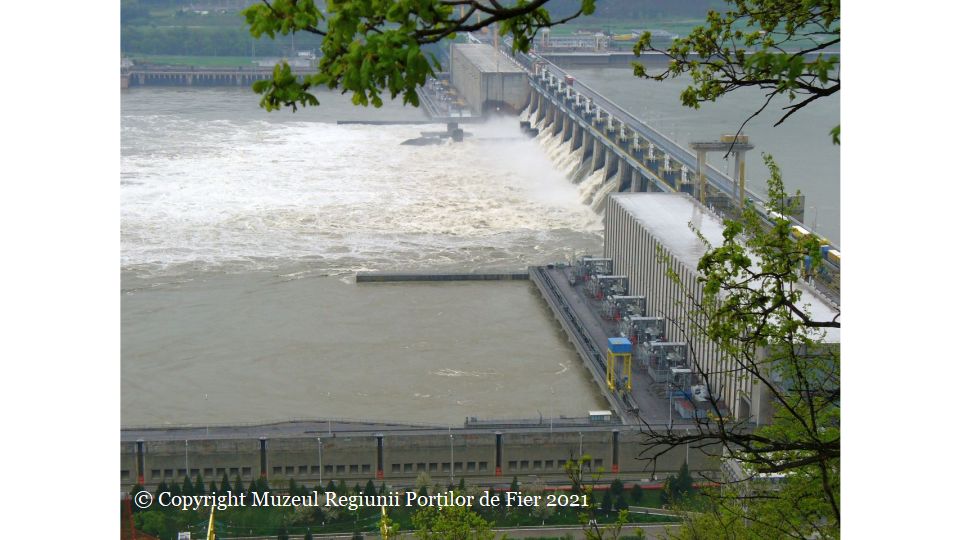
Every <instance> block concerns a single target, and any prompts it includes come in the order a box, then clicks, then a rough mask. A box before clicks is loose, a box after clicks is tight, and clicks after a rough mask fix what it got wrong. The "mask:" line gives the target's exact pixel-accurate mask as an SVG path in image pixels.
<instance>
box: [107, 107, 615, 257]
mask: <svg viewBox="0 0 960 540" xmlns="http://www.w3.org/2000/svg"><path fill="white" fill-rule="evenodd" d="M138 92H142V90H138ZM148 92H149V91H148ZM214 92H216V91H214ZM197 93H198V95H197V99H198V100H203V99H209V100H210V101H211V102H210V105H211V107H213V106H216V105H219V104H218V103H217V102H216V97H215V96H216V94H215V93H214V94H213V95H209V94H205V91H204V90H198V91H197ZM151 98H156V99H162V98H161V97H160V96H150V95H149V94H148V95H147V96H144V97H143V98H141V97H140V96H137V97H133V96H130V97H128V98H127V99H151ZM195 106H196V105H195ZM348 112H349V111H348ZM331 113H333V111H331ZM238 116H239V115H238ZM443 128H445V126H420V125H393V126H372V125H337V124H334V123H329V122H303V121H291V122H284V123H278V122H270V121H266V120H263V119H257V118H242V117H239V118H234V119H232V120H228V119H216V120H208V119H205V118H204V117H203V115H202V114H193V113H187V114H171V115H155V114H147V115H139V114H124V117H123V134H122V138H123V140H124V150H123V155H122V163H121V169H122V171H123V178H122V181H121V184H122V185H121V224H122V231H121V240H122V243H123V250H122V255H121V262H122V265H123V266H124V267H125V268H128V269H136V270H140V271H145V270H149V271H157V270H165V271H169V270H171V269H175V268H177V267H178V266H183V265H189V266H190V267H191V268H196V267H198V266H199V267H201V268H218V267H221V268H247V269H251V268H270V267H278V266H279V267H282V266H283V265H284V264H285V263H286V262H294V261H295V262H309V263H310V264H311V265H312V266H313V267H314V268H316V269H318V270H324V271H329V272H330V273H341V272H353V271H357V270H371V269H375V270H389V269H412V268H434V267H460V268H462V269H476V268H520V267H524V266H526V265H528V264H530V263H531V262H544V261H552V260H557V259H565V258H567V257H569V256H570V255H571V254H572V252H573V251H575V250H584V249H595V248H596V247H597V246H598V245H599V243H600V237H599V233H600V231H601V222H600V219H599V218H598V216H596V215H595V214H594V213H593V212H591V211H590V209H589V208H587V207H585V206H583V205H582V204H580V202H579V200H578V198H577V197H576V187H575V186H573V185H571V184H570V183H569V182H568V181H567V180H566V178H565V177H564V175H563V174H562V173H561V172H559V171H557V170H555V169H554V168H553V167H552V165H551V162H550V160H549V159H548V157H547V156H545V155H544V154H543V152H541V151H540V149H539V148H538V147H537V143H536V141H532V140H529V139H526V138H524V137H523V136H522V135H521V133H520V130H519V128H518V126H517V121H516V119H515V118H512V119H506V118H504V119H500V120H495V121H491V122H489V123H487V124H480V125H469V126H467V131H468V132H469V133H471V134H472V137H468V138H467V140H466V141H465V142H464V143H462V144H452V143H450V142H449V141H446V142H444V143H442V144H439V145H429V146H414V145H402V144H400V143H402V142H403V141H404V140H407V139H411V138H416V137H419V136H420V133H421V132H423V131H430V130H433V131H436V130H438V129H443Z"/></svg>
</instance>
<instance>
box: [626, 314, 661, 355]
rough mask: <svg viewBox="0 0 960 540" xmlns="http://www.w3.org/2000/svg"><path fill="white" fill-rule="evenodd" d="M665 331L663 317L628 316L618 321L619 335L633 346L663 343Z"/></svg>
mask: <svg viewBox="0 0 960 540" xmlns="http://www.w3.org/2000/svg"><path fill="white" fill-rule="evenodd" d="M666 329H667V322H666V320H664V318H663V317H641V316H639V315H628V316H626V317H622V318H621V319H620V333H621V334H622V335H623V337H625V338H627V339H629V340H630V342H631V343H633V344H634V345H642V344H644V343H652V342H655V341H663V339H664V335H665V332H666ZM641 361H642V360H641Z"/></svg>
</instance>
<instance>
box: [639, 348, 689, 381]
mask: <svg viewBox="0 0 960 540" xmlns="http://www.w3.org/2000/svg"><path fill="white" fill-rule="evenodd" d="M640 350H641V355H642V356H643V357H644V358H645V360H646V364H647V373H648V374H649V375H650V378H652V379H653V381H654V382H658V383H672V382H673V376H674V373H673V371H672V370H673V368H685V367H687V344H686V343H683V342H676V341H671V342H663V341H657V342H653V343H646V344H644V345H642V346H641V348H640Z"/></svg>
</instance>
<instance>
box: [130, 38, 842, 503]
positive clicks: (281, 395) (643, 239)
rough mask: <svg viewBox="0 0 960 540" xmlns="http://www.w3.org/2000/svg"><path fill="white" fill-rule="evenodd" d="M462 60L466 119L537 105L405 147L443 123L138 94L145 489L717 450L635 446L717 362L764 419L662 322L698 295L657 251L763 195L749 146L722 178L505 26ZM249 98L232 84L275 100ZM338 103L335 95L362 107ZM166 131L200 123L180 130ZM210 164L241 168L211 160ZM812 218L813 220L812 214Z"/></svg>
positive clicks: (531, 466)
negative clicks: (701, 371) (273, 114)
mask: <svg viewBox="0 0 960 540" xmlns="http://www.w3.org/2000/svg"><path fill="white" fill-rule="evenodd" d="M451 58H452V59H453V61H452V62H451V65H452V67H451V70H452V73H450V75H449V80H450V81H451V82H452V83H453V84H454V85H455V86H456V91H457V94H458V95H459V96H461V97H462V98H463V99H464V100H465V106H466V107H468V108H469V110H470V112H469V116H470V117H474V116H480V115H483V114H484V113H490V112H495V111H498V110H499V111H500V112H516V111H520V115H519V119H517V117H510V118H508V119H506V120H503V119H500V120H493V121H491V122H489V123H487V124H469V127H467V128H465V129H466V131H468V132H470V135H471V136H470V137H465V138H464V140H463V142H459V143H455V142H453V141H452V140H451V141H445V142H444V144H441V145H430V146H416V145H401V144H400V143H401V142H402V141H403V140H409V139H410V138H413V137H417V136H418V134H419V133H420V131H419V129H418V128H417V127H416V124H412V123H410V124H408V122H415V121H416V120H414V119H413V118H411V116H410V115H409V113H408V112H405V111H402V110H389V109H388V110H386V111H382V112H380V113H378V114H380V115H381V116H380V117H378V120H382V119H383V117H384V116H386V117H388V120H392V121H395V122H396V123H397V124H396V125H389V126H367V125H362V124H361V125H342V126H334V125H332V124H330V123H329V122H330V120H331V119H332V118H331V117H330V116H326V117H321V118H312V119H311V117H310V116H307V117H306V118H307V121H302V122H301V121H298V122H295V123H292V124H280V123H276V122H273V121H270V120H261V119H252V115H251V113H248V112H247V111H246V110H245V109H243V107H245V105H240V104H239V101H238V104H237V105H236V107H237V109H236V110H237V111H242V112H238V113H236V114H234V115H232V116H229V117H226V118H224V117H219V116H218V115H219V114H220V113H210V112H206V111H203V112H201V113H199V114H198V115H197V117H185V116H184V115H183V114H182V113H181V112H180V111H182V110H184V109H188V108H189V107H196V102H195V100H193V99H191V100H189V102H190V104H189V105H188V104H187V101H186V100H185V101H184V102H182V103H180V104H179V105H177V104H176V103H175V104H174V105H170V106H168V107H169V109H166V110H163V109H162V110H160V111H159V112H157V111H154V110H149V108H144V109H143V110H137V105H136V104H131V105H130V107H128V108H127V110H128V111H129V115H128V117H127V118H125V120H124V122H125V124H124V129H125V131H124V137H125V138H127V139H128V140H130V141H135V143H131V144H130V145H128V146H129V148H127V149H125V154H124V158H123V159H124V161H123V173H124V178H123V183H124V187H123V212H122V222H123V232H122V241H123V244H124V261H123V266H124V275H123V279H122V281H123V287H124V298H123V302H124V307H123V310H124V323H123V324H124V329H123V332H124V344H123V347H124V351H123V355H124V365H123V373H122V378H123V393H124V397H123V400H124V402H123V409H124V413H123V420H122V421H123V426H124V427H123V429H122V431H121V447H120V457H121V470H120V478H121V484H122V487H123V488H124V490H128V489H129V488H130V487H131V486H132V485H134V484H136V483H141V484H144V485H146V486H150V487H154V486H156V485H157V484H159V483H160V482H161V481H167V482H170V481H171V480H176V481H181V480H182V479H183V477H184V476H188V475H189V476H191V477H195V476H196V475H198V474H202V475H203V476H204V477H205V478H207V479H219V478H220V477H221V476H223V475H224V474H226V475H228V476H229V477H230V478H231V479H232V478H235V477H240V478H242V479H244V480H245V481H249V480H250V479H251V478H254V477H257V476H266V477H269V478H270V479H271V482H272V483H274V484H275V485H277V484H282V483H284V482H286V481H287V480H288V479H291V478H292V479H295V480H296V481H297V482H299V483H301V484H303V483H311V484H315V483H320V482H328V481H330V480H335V481H339V480H345V481H346V482H348V483H349V484H353V483H355V482H362V481H365V480H367V479H372V478H376V479H382V480H384V481H385V482H388V483H390V484H392V485H402V486H405V485H412V483H413V482H414V479H415V478H416V477H417V475H419V474H421V473H424V472H426V473H428V474H430V475H431V476H433V477H434V478H436V479H438V480H439V479H447V478H448V477H449V480H450V482H451V483H454V481H455V480H459V479H460V478H464V477H466V478H469V479H471V481H474V482H477V483H497V482H509V478H510V477H513V476H527V475H536V476H538V477H542V478H544V479H547V480H554V481H558V482H559V481H562V479H563V478H564V477H565V473H564V470H563V464H564V463H565V462H566V461H567V460H568V459H571V458H574V459H575V458H577V457H578V456H581V455H584V454H589V455H590V456H591V465H592V467H594V468H595V469H600V468H602V469H603V470H605V471H607V472H609V473H610V474H612V475H616V476H618V477H620V478H624V479H629V480H636V481H655V480H656V479H657V478H662V476H663V475H664V474H667V473H670V472H673V471H676V470H677V469H678V468H679V467H680V465H681V464H682V463H683V462H684V461H687V462H688V463H689V464H690V468H691V469H692V470H693V471H698V472H702V473H704V474H707V475H709V474H712V473H713V472H714V471H716V470H717V469H718V463H717V461H716V460H715V459H714V458H711V457H708V456H707V455H706V454H704V453H703V452H702V451H701V450H699V449H694V448H676V449H674V450H671V451H670V452H668V453H666V454H665V455H664V456H661V457H660V458H659V459H658V461H657V462H656V464H653V463H650V462H648V461H641V460H637V459H635V457H636V455H637V454H638V450H639V448H640V445H641V443H643V442H644V441H645V440H646V438H647V436H646V435H645V434H644V433H642V432H641V429H640V426H641V424H645V425H648V426H654V427H655V428H656V429H679V430H682V429H684V425H687V426H690V425H692V424H691V422H692V420H693V419H695V418H696V417H697V415H699V414H703V407H704V405H703V403H704V402H705V400H704V399H702V398H703V397H704V394H703V392H704V389H705V387H706V383H708V382H709V385H710V386H711V387H712V388H715V389H717V393H718V394H719V396H716V397H719V398H720V401H721V402H722V403H723V404H724V407H725V412H726V413H728V414H731V415H733V416H735V417H737V418H746V419H752V420H754V421H756V422H758V423H759V422H763V421H764V414H765V410H764V408H763V399H764V396H762V395H760V394H759V393H757V392H755V391H754V390H753V389H752V388H749V387H748V386H744V385H738V384H735V383H734V382H732V381H730V382H727V383H724V382H723V381H720V380H711V381H705V380H701V379H699V378H698V377H697V376H696V374H694V373H692V370H691V362H690V350H689V347H699V348H700V349H702V353H703V354H706V355H709V353H710V352H709V350H707V348H706V346H705V345H704V344H699V343H693V344H690V343H687V342H685V341H684V340H683V339H681V337H680V335H679V334H677V330H676V329H675V328H673V327H672V326H669V325H668V324H667V323H666V318H667V317H670V316H671V315H674V314H672V313H671V312H670V309H673V308H672V307H671V306H673V302H674V300H675V299H676V298H675V296H676V291H674V290H671V289H670V287H669V285H668V284H666V283H664V282H662V281H661V280H659V279H658V278H657V276H661V277H662V275H663V274H662V272H663V269H662V267H661V266H660V265H659V263H658V262H657V261H656V256H655V254H654V251H655V248H656V247H657V246H659V247H661V248H662V249H665V250H666V251H667V252H668V253H669V254H670V255H671V256H673V257H675V258H676V260H677V263H678V264H679V265H680V266H681V267H682V268H685V269H686V272H687V273H689V272H691V271H692V270H691V269H690V264H691V261H693V260H694V258H695V257H696V252H695V250H693V249H691V248H690V245H691V238H690V237H691V236H692V232H691V231H689V229H687V228H685V227H680V225H681V224H686V223H687V222H689V221H694V222H695V223H698V224H700V226H701V227H705V228H710V230H711V231H713V230H714V229H715V228H716V226H717V225H716V224H717V223H719V221H718V220H719V218H720V217H722V216H725V215H735V214H736V213H737V212H738V210H739V209H740V208H741V207H742V205H745V204H751V203H752V202H757V201H760V200H761V198H760V197H758V196H757V195H756V194H754V193H752V192H750V191H749V190H748V189H747V188H746V186H745V184H744V182H743V179H744V175H745V173H744V172H743V167H741V166H740V164H739V163H742V161H740V162H738V165H737V166H736V167H735V177H736V179H734V178H731V177H729V176H727V175H725V174H723V173H722V172H720V171H719V170H718V169H716V168H714V167H711V166H709V165H708V164H707V163H706V160H705V157H704V156H703V155H699V156H698V155H697V153H694V152H691V151H689V150H687V149H686V148H683V147H681V146H680V145H678V144H677V143H675V142H673V141H671V140H670V139H669V138H667V137H665V136H664V135H662V134H661V133H659V132H658V131H656V130H654V129H652V128H651V127H650V126H649V125H647V124H646V123H645V122H643V121H641V120H639V119H637V118H636V117H634V116H633V115H631V114H630V113H628V112H626V111H624V110H623V109H621V108H619V107H618V106H617V105H616V104H614V103H613V102H611V101H609V100H607V99H606V98H604V97H603V96H602V95H601V94H600V93H598V92H596V91H594V90H592V89H591V88H589V87H587V86H586V85H584V84H583V83H581V82H579V81H577V80H576V79H575V77H573V76H571V75H569V74H567V73H565V72H563V71H562V70H560V69H559V68H557V67H556V66H553V65H551V64H550V63H549V62H546V61H545V60H543V59H541V58H538V57H535V56H527V55H518V56H517V57H511V56H508V55H506V54H503V53H502V52H501V51H498V50H497V49H494V48H493V47H491V46H489V45H485V44H458V45H455V46H454V52H452V53H451ZM137 91H141V90H140V89H137ZM241 96H242V97H237V98H234V97H230V96H228V97H227V98H226V101H229V100H230V99H237V100H241V99H242V100H245V102H247V101H249V102H251V103H253V101H255V100H251V99H250V96H249V95H248V94H242V95H241ZM169 97H170V96H169V95H164V99H167V98H169ZM325 97H326V96H325ZM175 99H176V97H175V96H174V100H175ZM336 99H338V98H337V97H336V96H334V95H332V94H331V97H330V100H331V102H333V103H334V104H333V105H331V106H330V109H328V110H326V111H325V110H324V109H322V108H321V109H320V110H319V111H318V112H315V113H313V114H318V115H331V114H339V111H338V106H337V104H336V103H337V102H336V101H335V100H336ZM211 100H212V101H218V102H222V101H225V99H224V96H223V95H220V94H217V95H216V96H215V97H213V98H211ZM252 106H255V104H254V105H252ZM125 108H126V105H125ZM298 114H299V113H298ZM307 114H308V115H309V114H311V113H307ZM364 114H365V113H364ZM445 114H446V113H445ZM311 120H313V121H311ZM197 122H202V123H204V125H206V126H208V127H212V128H214V129H216V128H217V127H220V128H223V130H224V131H223V133H217V132H216V131H213V132H210V133H209V134H204V132H202V131H201V130H198V129H195V128H196V123H197ZM518 123H519V125H520V129H521V130H522V133H518V132H517V125H518ZM156 125H161V126H164V128H163V129H165V130H166V131H165V132H164V133H158V132H156V131H152V130H154V129H156V128H155V127H152V126H156ZM170 133H176V134H190V135H187V136H185V137H184V138H183V139H176V141H175V144H172V145H171V144H170V141H169V137H170V135H169V134H170ZM193 133H196V135H192V134H193ZM226 133H230V135H229V137H230V141H229V145H224V144H222V142H221V140H220V139H222V137H223V136H224V134H226ZM530 136H532V137H533V139H532V140H531V139H530V138H528V137H530ZM718 137H719V136H718ZM705 142H713V141H705ZM716 142H718V143H729V144H742V145H744V146H746V145H748V144H749V142H750V141H749V140H745V139H736V140H724V139H720V138H718V141H716ZM125 146H127V145H126V143H125ZM535 146H540V147H541V148H543V154H545V155H541V156H539V157H530V156H531V154H533V153H535V152H536V150H535V148H534V147H535ZM385 150H386V151H385ZM744 151H745V150H744ZM165 153H169V154H170V155H166V154H165ZM478 154H486V156H483V155H480V156H478ZM491 155H496V156H497V159H496V160H490V159H489V156H491ZM336 156H341V159H343V158H342V157H346V158H347V159H349V160H350V162H349V163H345V162H343V161H337V160H336V159H334V157H336ZM537 160H539V161H537ZM197 162H203V163H205V164H206V165H207V168H214V169H217V168H219V170H220V171H221V172H222V176H217V175H214V176H213V177H212V178H197V177H196V172H195V170H196V167H195V164H196V163H197ZM261 163H272V164H273V166H274V167H275V168H276V170H277V172H276V173H275V174H273V176H272V177H271V178H270V179H269V182H267V181H265V180H264V179H263V178H262V177H261V176H262V175H260V174H251V173H250V172H249V171H250V170H251V169H253V170H255V168H256V166H257V165H258V164H261ZM551 164H552V165H553V172H552V173H545V172H544V171H545V170H546V168H549V167H550V165H551ZM211 166H212V167H211ZM271 171H273V169H271ZM304 171H319V172H318V173H317V176H316V177H312V176H309V175H308V174H306V173H304ZM465 171H469V173H468V172H465ZM158 200H160V201H163V204H164V206H162V208H161V207H158V203H157V201H158ZM196 200H206V201H209V202H208V203H207V204H206V205H198V204H196V202H195V201H196ZM601 216H602V217H601ZM651 216H659V218H657V217H651ZM660 218H662V219H660ZM798 218H799V219H798V220H797V221H796V223H795V234H797V235H804V234H813V232H812V231H810V230H809V229H808V228H805V227H804V226H803V224H802V219H803V217H802V216H798ZM680 229H682V230H680ZM601 232H602V233H603V235H602V237H601ZM824 250H825V253H827V254H828V256H827V257H825V258H826V259H828V260H830V261H831V265H830V266H829V268H828V271H827V272H826V273H824V274H823V275H819V276H811V278H812V283H811V286H810V289H809V291H808V292H809V294H810V296H811V298H813V299H814V301H815V302H816V303H817V305H818V306H819V307H818V309H824V310H830V309H834V304H833V302H835V301H836V299H837V298H838V293H839V269H840V256H839V249H838V248H837V247H836V246H835V245H833V244H832V243H830V242H826V241H825V242H824ZM694 268H695V266H694ZM658 272H659V273H658ZM386 273H396V274H401V276H400V277H402V275H406V276H407V278H406V279H404V280H405V281H408V280H412V279H431V278H430V277H424V276H425V275H429V274H433V275H434V276H435V277H434V278H433V279H434V281H432V282H430V283H413V284H410V283H397V282H395V281H394V280H396V279H399V278H400V277H398V276H393V279H389V278H388V277H384V276H385V274H386ZM355 275H356V276H367V277H365V278H360V277H357V278H353V277H352V276H355ZM378 275H379V276H380V278H379V279H378V278H376V277H374V278H372V279H371V278H370V276H378ZM471 275H472V276H474V277H478V276H480V275H483V276H485V277H484V281H483V282H477V281H469V279H470V278H471ZM685 275H686V274H685ZM410 276H420V277H419V278H411V277H410ZM491 276H493V277H491ZM496 276H508V279H509V281H505V282H495V281H496ZM524 277H526V278H527V279H529V283H528V282H525V281H524ZM453 279H456V280H458V281H464V282H463V283H460V282H458V283H448V282H447V281H449V280H453ZM369 281H379V283H368V282H369ZM388 281H390V282H388ZM438 281H439V282H438ZM487 281H490V282H489V283H488V282H487ZM360 282H364V283H360ZM218 306H222V307H218ZM554 320H555V321H556V322H554ZM248 325H249V326H248ZM837 339H839V337H838V336H837ZM568 342H569V344H572V347H571V346H570V345H568ZM711 366H713V364H711ZM722 369H723V366H718V367H717V370H718V371H719V370H722ZM232 373H246V374H248V378H247V379H244V380H240V379H241V378H242V376H240V377H238V378H237V379H236V380H233V381H232V382H228V381H229V380H230V379H231V377H232V376H231V374H232ZM171 403H173V404H174V405H170V404H171ZM163 404H166V405H163ZM196 411H202V412H201V414H200V415H197V414H196ZM264 411H269V412H264ZM390 413H392V414H395V415H396V416H390V415H389V414H390ZM233 414H235V415H238V416H242V417H243V418H245V419H248V420H240V419H239V417H238V416H231V415H233ZM251 419H252V420H251ZM503 477H507V479H506V480H504V479H503Z"/></svg>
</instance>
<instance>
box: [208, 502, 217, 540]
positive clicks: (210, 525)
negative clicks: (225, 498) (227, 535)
mask: <svg viewBox="0 0 960 540" xmlns="http://www.w3.org/2000/svg"><path fill="white" fill-rule="evenodd" d="M214 510H216V507H215V506H211V507H210V522H209V523H207V540H216V538H217V533H215V532H214V530H213V529H214V527H213V512H214Z"/></svg>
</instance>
